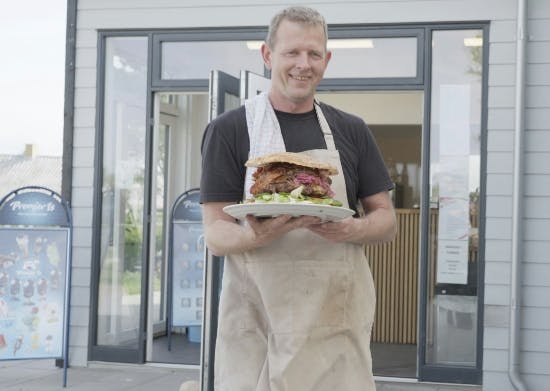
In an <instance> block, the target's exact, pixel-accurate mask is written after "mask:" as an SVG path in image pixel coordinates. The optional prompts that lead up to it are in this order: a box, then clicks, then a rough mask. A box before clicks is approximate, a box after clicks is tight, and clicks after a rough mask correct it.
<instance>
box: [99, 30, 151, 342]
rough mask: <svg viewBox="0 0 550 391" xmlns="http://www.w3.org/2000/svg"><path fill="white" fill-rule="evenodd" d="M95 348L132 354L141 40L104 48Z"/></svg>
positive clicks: (141, 133) (138, 237) (141, 144)
mask: <svg viewBox="0 0 550 391" xmlns="http://www.w3.org/2000/svg"><path fill="white" fill-rule="evenodd" d="M105 61H106V63H105V107H104V113H105V116H104V123H103V167H102V168H103V183H102V200H101V202H102V204H101V206H102V210H101V254H100V257H101V258H100V262H101V263H100V280H99V300H98V303H99V304H98V314H97V316H98V328H97V343H98V345H111V346H115V345H118V346H120V345H124V346H126V347H128V348H138V330H139V313H140V301H141V259H142V242H143V232H142V229H143V194H144V183H143V179H144V167H145V155H144V154H145V118H146V115H145V102H146V87H147V85H146V82H147V38H146V37H113V38H108V39H107V42H106V58H105Z"/></svg>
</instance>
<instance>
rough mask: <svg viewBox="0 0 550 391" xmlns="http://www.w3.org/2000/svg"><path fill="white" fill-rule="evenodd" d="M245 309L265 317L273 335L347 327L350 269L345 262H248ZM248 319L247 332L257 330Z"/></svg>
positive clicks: (254, 324) (258, 323) (253, 322)
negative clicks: (248, 329) (252, 329)
mask: <svg viewBox="0 0 550 391" xmlns="http://www.w3.org/2000/svg"><path fill="white" fill-rule="evenodd" d="M246 267H247V270H248V276H247V278H248V281H247V283H246V284H245V292H244V296H245V300H246V301H247V303H246V305H247V306H250V307H252V308H250V307H249V308H250V309H254V310H253V311H251V312H253V313H256V314H257V315H260V316H261V315H263V316H265V317H266V319H267V321H268V327H269V329H270V331H271V332H274V333H289V332H305V331H308V330H311V329H314V328H319V327H342V326H344V325H346V310H345V307H346V301H347V296H348V291H349V287H350V266H349V263H348V262H346V261H344V260H339V261H333V260H298V261H281V260H273V259H271V260H263V261H261V262H247V266H246ZM260 323H264V322H259V319H249V320H248V321H247V322H246V325H245V328H250V329H251V328H256V327H258V326H259V325H260Z"/></svg>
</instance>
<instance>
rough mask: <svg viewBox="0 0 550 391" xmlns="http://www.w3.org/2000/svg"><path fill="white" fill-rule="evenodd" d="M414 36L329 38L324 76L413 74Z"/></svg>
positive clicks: (414, 63)
mask: <svg viewBox="0 0 550 391" xmlns="http://www.w3.org/2000/svg"><path fill="white" fill-rule="evenodd" d="M416 47H417V39H416V37H406V38H356V39H330V40H329V41H328V48H329V50H331V51H332V58H331V60H330V63H329V65H328V68H327V70H326V72H325V78H338V77H346V78H351V77H416V57H417V55H416V53H417V52H416Z"/></svg>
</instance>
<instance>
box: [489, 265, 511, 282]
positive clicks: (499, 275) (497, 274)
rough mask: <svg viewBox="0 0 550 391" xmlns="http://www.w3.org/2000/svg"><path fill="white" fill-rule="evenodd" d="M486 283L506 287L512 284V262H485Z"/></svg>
mask: <svg viewBox="0 0 550 391" xmlns="http://www.w3.org/2000/svg"><path fill="white" fill-rule="evenodd" d="M485 283H486V284H491V285H493V284H497V285H506V284H509V283H510V262H493V261H489V260H486V261H485Z"/></svg>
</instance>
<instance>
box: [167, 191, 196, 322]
mask: <svg viewBox="0 0 550 391" xmlns="http://www.w3.org/2000/svg"><path fill="white" fill-rule="evenodd" d="M199 195H200V192H199V189H192V190H189V191H187V192H185V193H183V194H182V195H181V196H180V197H179V198H178V199H177V200H176V202H175V204H174V208H173V210H172V236H171V248H170V271H171V278H172V280H171V284H170V287H171V292H170V299H171V300H170V303H171V309H170V314H171V316H170V317H171V325H172V326H199V325H201V323H202V308H203V276H204V235H203V227H202V209H201V205H200V202H199Z"/></svg>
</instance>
